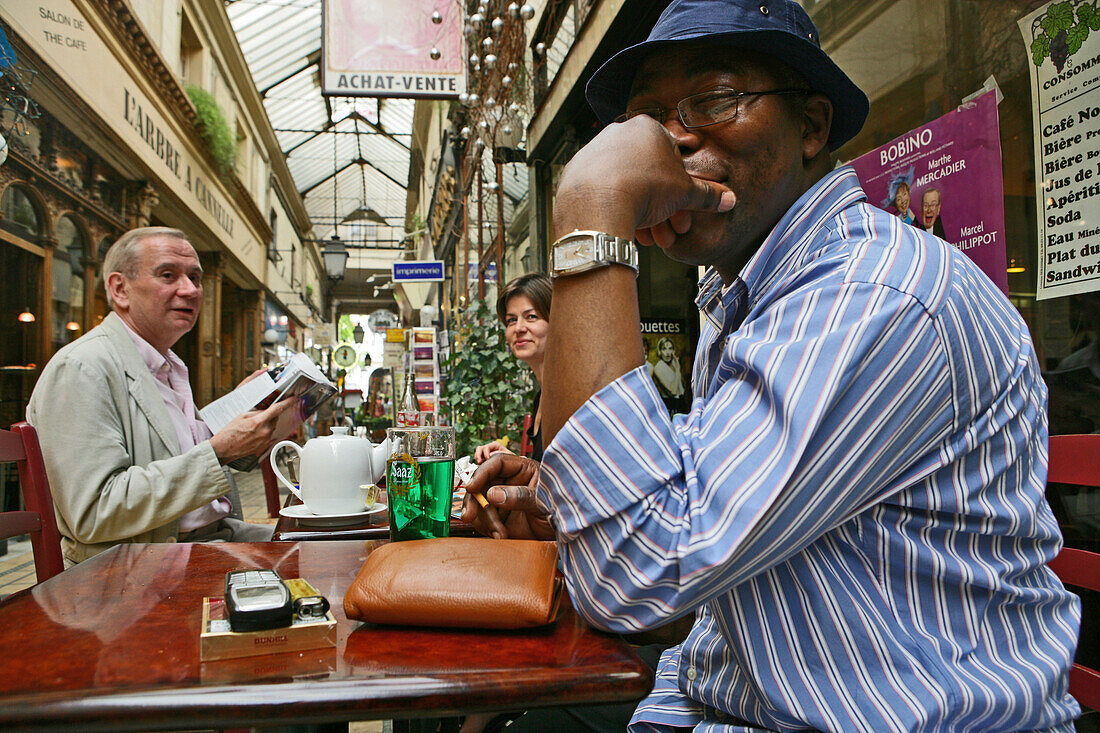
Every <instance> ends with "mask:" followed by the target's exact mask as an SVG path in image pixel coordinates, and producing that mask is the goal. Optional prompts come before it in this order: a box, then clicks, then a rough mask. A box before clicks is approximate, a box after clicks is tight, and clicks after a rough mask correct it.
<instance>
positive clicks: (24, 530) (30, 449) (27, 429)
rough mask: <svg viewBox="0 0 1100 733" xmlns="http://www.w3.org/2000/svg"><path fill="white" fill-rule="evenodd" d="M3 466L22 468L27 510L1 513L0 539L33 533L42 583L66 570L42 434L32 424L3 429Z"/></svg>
mask: <svg viewBox="0 0 1100 733" xmlns="http://www.w3.org/2000/svg"><path fill="white" fill-rule="evenodd" d="M0 463H15V464H16V465H17V466H18V467H19V487H20V490H21V491H22V493H23V504H24V505H25V506H26V511H19V512H3V513H0V539H7V538H9V537H16V536H18V535H23V534H29V535H30V536H31V550H32V552H33V554H34V572H35V575H36V576H37V577H38V582H39V583H41V582H43V581H44V580H48V579H49V578H52V577H53V576H55V575H57V574H58V573H60V572H61V571H62V570H64V569H65V562H64V560H62V556H61V533H60V532H59V531H58V529H57V518H56V517H55V516H54V511H53V497H52V496H51V494H50V482H49V480H48V479H47V478H46V464H45V463H43V461H42V451H41V449H40V448H39V446H38V433H36V432H35V430H34V428H33V427H31V425H30V423H26V422H17V423H15V424H14V425H12V426H11V430H10V431H8V430H0Z"/></svg>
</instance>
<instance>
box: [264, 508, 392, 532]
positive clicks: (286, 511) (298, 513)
mask: <svg viewBox="0 0 1100 733" xmlns="http://www.w3.org/2000/svg"><path fill="white" fill-rule="evenodd" d="M384 511H386V505H385V504H375V505H374V506H372V507H371V508H370V509H367V510H366V511H362V512H353V513H351V514H314V513H313V512H311V511H310V510H308V509H306V505H305V504H295V505H294V506H285V507H283V508H282V509H280V510H279V514H281V515H282V516H284V517H288V518H290V519H297V520H298V523H299V524H305V525H313V526H315V527H339V526H341V525H344V524H361V523H362V522H364V521H365V520H366V519H367V518H368V517H370V516H371V515H372V514H377V513H379V512H384Z"/></svg>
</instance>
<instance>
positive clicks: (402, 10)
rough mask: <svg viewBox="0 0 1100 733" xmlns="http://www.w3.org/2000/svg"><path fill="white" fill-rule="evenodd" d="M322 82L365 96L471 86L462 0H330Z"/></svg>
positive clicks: (429, 93)
mask: <svg viewBox="0 0 1100 733" xmlns="http://www.w3.org/2000/svg"><path fill="white" fill-rule="evenodd" d="M322 7H323V9H324V12H323V18H324V31H323V33H324V35H323V36H322V44H321V45H322V52H323V53H322V56H323V58H322V74H321V87H322V91H323V92H324V93H325V94H330V95H337V96H363V97H434V98H448V97H457V96H458V95H459V94H460V93H461V92H463V91H465V72H466V56H465V53H464V49H465V43H464V41H463V38H462V6H461V5H460V4H459V3H456V2H453V0H412V1H411V2H410V1H409V0H325V4H324V5H323V6H322Z"/></svg>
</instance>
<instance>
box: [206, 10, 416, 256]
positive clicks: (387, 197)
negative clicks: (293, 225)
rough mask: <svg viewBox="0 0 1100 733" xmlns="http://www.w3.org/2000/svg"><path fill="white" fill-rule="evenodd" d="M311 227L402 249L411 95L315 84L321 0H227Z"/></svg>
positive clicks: (351, 242)
mask: <svg viewBox="0 0 1100 733" xmlns="http://www.w3.org/2000/svg"><path fill="white" fill-rule="evenodd" d="M225 10H226V13H227V14H228V16H229V20H230V22H231V23H232V25H233V29H234V32H235V33H236V35H237V41H238V43H239V44H240V46H241V51H242V52H243V53H244V57H245V61H246V62H247V63H248V67H249V70H250V71H251V72H252V78H253V80H254V82H255V84H256V88H257V89H258V90H259V91H260V95H261V96H262V97H263V101H264V107H265V108H266V110H267V114H268V117H269V118H270V120H271V125H272V127H273V128H274V130H275V135H276V137H277V139H278V141H279V146H280V148H281V149H282V151H283V153H284V154H285V155H286V159H287V165H288V166H289V168H290V173H291V175H292V176H293V178H294V182H295V185H296V186H297V188H298V191H299V193H300V194H301V195H302V198H303V201H304V202H305V206H306V210H307V212H308V213H309V216H310V218H311V220H312V222H313V234H314V237H315V238H316V239H317V240H318V241H321V242H323V241H325V240H327V239H329V238H331V237H332V235H333V234H339V236H340V239H341V240H342V241H343V242H344V243H345V244H347V245H348V247H349V248H363V249H373V250H394V251H395V252H394V255H395V257H396V255H397V251H399V250H401V249H402V242H403V240H404V239H405V205H406V198H407V196H406V188H407V186H408V181H409V161H410V151H409V145H410V143H411V140H412V123H413V107H414V104H415V100H413V99H373V98H363V97H325V96H323V95H322V94H321V81H320V58H321V32H322V29H321V0H227V2H226V6H225Z"/></svg>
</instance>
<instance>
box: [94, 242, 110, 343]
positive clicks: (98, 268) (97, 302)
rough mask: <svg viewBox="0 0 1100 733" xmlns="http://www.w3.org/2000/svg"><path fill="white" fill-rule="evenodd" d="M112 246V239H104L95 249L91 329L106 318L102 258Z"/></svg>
mask: <svg viewBox="0 0 1100 733" xmlns="http://www.w3.org/2000/svg"><path fill="white" fill-rule="evenodd" d="M112 244H114V240H113V239H111V238H110V237H104V238H103V239H101V240H100V241H99V245H98V246H97V247H96V255H95V287H94V288H93V293H94V296H95V299H94V302H93V304H92V324H91V325H92V327H93V328H94V327H95V326H98V325H99V323H100V322H101V321H102V320H103V319H104V318H106V317H107V294H106V293H105V292H104V291H103V258H104V257H106V256H107V250H109V249H110V248H111V245H112Z"/></svg>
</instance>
